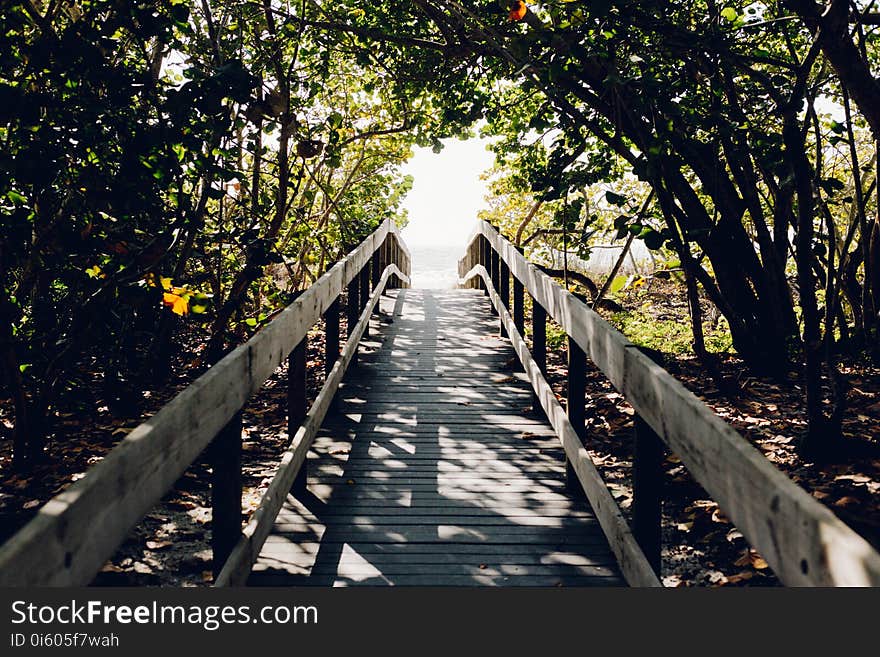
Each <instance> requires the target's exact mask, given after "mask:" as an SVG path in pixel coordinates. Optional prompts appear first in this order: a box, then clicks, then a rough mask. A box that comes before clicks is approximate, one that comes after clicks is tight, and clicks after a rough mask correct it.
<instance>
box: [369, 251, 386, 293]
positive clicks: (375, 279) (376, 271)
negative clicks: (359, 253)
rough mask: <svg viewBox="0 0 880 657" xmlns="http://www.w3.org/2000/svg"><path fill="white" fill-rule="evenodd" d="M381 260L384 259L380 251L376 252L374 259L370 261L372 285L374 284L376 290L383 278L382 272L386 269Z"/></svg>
mask: <svg viewBox="0 0 880 657" xmlns="http://www.w3.org/2000/svg"><path fill="white" fill-rule="evenodd" d="M381 260H382V258H381V256H380V253H379V251H378V250H377V251H374V252H373V258H372V260H371V261H370V275H371V279H370V283H371V284H372V286H373V289H374V290H375V289H376V288H377V287H379V279H380V278H382V272H383V271H384V269H385V268H384V267H383V266H382V263H381Z"/></svg>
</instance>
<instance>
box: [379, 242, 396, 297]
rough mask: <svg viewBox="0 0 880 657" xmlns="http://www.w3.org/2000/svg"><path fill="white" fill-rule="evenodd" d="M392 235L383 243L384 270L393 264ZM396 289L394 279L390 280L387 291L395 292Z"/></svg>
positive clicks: (386, 287)
mask: <svg viewBox="0 0 880 657" xmlns="http://www.w3.org/2000/svg"><path fill="white" fill-rule="evenodd" d="M392 239H393V238H392V237H391V233H388V235H386V236H385V241H384V242H382V269H383V270H384V269H385V267H387V266H388V265H390V264H391V263H392V262H391V240H392ZM393 289H394V278H389V279H388V284H387V285H386V286H385V290H393Z"/></svg>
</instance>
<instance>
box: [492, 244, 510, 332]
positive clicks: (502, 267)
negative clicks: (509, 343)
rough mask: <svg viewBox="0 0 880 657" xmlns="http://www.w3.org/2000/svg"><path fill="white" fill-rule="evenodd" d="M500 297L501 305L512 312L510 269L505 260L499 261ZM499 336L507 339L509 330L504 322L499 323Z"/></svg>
mask: <svg viewBox="0 0 880 657" xmlns="http://www.w3.org/2000/svg"><path fill="white" fill-rule="evenodd" d="M495 289H497V290H498V295H499V296H500V297H501V303H503V304H504V307H505V308H506V309H507V310H510V268H509V267H508V266H507V263H506V262H504V260H502V259H499V260H498V287H497V288H495ZM498 335H499V336H500V337H502V338H506V337H507V330H506V329H505V328H504V322H501V321H499V322H498Z"/></svg>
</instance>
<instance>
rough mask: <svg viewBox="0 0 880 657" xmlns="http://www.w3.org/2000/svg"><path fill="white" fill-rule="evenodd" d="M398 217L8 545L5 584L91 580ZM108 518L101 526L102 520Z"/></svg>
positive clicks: (1, 554)
mask: <svg viewBox="0 0 880 657" xmlns="http://www.w3.org/2000/svg"><path fill="white" fill-rule="evenodd" d="M398 232H399V230H398V228H397V226H395V225H394V224H393V223H392V222H390V221H386V222H384V223H383V224H382V226H381V227H380V228H379V229H377V230H376V231H375V232H374V233H373V234H372V235H370V236H369V237H368V238H367V239H365V240H364V241H363V242H362V243H361V245H360V246H359V247H358V248H357V249H355V250H354V251H352V253H351V254H349V255H348V256H347V257H346V258H344V259H343V260H341V261H340V262H338V263H336V264H335V265H334V266H333V267H332V268H331V269H330V270H329V271H328V272H327V273H325V274H324V275H323V276H321V278H320V279H318V281H317V282H316V283H315V284H314V285H312V286H311V287H310V288H309V289H308V290H306V291H305V292H303V293H302V295H300V296H299V297H298V298H297V299H295V300H294V301H293V302H292V303H291V304H290V305H289V306H288V307H287V308H285V309H284V310H283V311H282V312H281V313H280V314H279V315H278V316H277V317H276V318H275V319H274V320H273V321H272V322H270V323H269V324H268V325H266V326H265V327H264V328H263V329H262V330H260V331H259V332H257V334H256V335H254V336H253V337H252V338H251V339H250V340H249V341H248V342H247V343H245V344H243V345H241V346H239V347H237V348H236V349H234V350H233V351H232V352H230V353H229V354H227V356H226V357H225V358H223V359H222V360H221V361H220V362H218V363H217V364H215V365H214V366H213V367H211V368H210V369H209V370H208V371H207V372H206V373H205V374H203V375H202V376H200V377H199V378H198V379H196V380H195V381H194V382H193V383H192V384H190V385H189V386H187V387H186V388H185V389H184V390H183V391H181V392H180V393H179V394H178V395H177V396H176V397H175V398H174V399H172V400H171V401H170V402H169V403H168V404H166V405H165V406H164V407H163V408H162V409H161V410H159V411H158V412H157V413H156V414H155V415H154V416H153V417H151V418H150V419H148V420H147V421H146V422H144V423H143V424H141V425H140V426H138V427H137V428H135V429H134V430H133V431H132V432H131V433H129V434H128V435H127V436H126V437H125V439H123V440H122V441H121V442H120V444H119V445H117V446H116V447H115V448H114V449H112V450H111V451H110V452H109V453H108V454H107V456H106V457H105V458H104V459H103V460H102V461H101V462H100V463H98V464H97V465H95V466H94V467H92V468H91V469H90V470H89V471H88V473H87V474H86V476H85V477H83V478H82V479H80V480H79V481H77V482H75V483H73V484H72V485H71V486H69V487H68V488H67V489H66V490H65V491H64V492H62V493H61V494H59V495H57V496H56V497H54V498H53V499H51V500H50V501H49V502H47V503H46V504H45V505H44V506H43V507H42V508H41V509H40V511H39V512H38V513H37V515H36V516H35V517H34V518H33V519H32V520H31V521H30V522H29V523H28V524H27V525H25V526H24V527H23V528H22V529H21V530H20V531H19V532H18V533H17V534H15V535H14V536H13V537H11V538H10V539H9V540H7V541H6V543H4V544H3V545H2V546H0V586H22V585H34V586H46V585H52V586H74V585H85V584H88V583H89V582H90V581H91V580H92V578H93V577H94V575H95V573H97V572H98V570H99V569H100V568H101V566H102V565H103V564H104V562H105V561H106V560H107V558H108V557H110V556H111V555H112V554H113V552H114V551H115V550H116V548H117V546H118V545H119V544H120V543H121V542H122V541H123V540H124V539H125V537H126V536H127V535H128V533H129V531H130V530H131V528H132V527H134V525H135V524H136V523H137V522H138V521H139V520H140V519H141V518H142V517H143V516H144V514H146V513H147V512H148V511H149V510H150V509H151V508H152V507H153V506H154V505H155V504H156V503H157V502H158V501H159V500H160V499H161V498H162V496H163V495H164V494H165V493H166V492H167V491H168V489H169V488H170V487H171V486H172V485H173V484H174V482H176V481H177V480H178V478H179V477H180V476H181V475H182V474H183V472H184V471H185V470H186V468H187V467H188V466H189V465H190V464H191V463H192V462H193V460H194V459H195V458H196V457H197V456H198V455H199V454H201V453H202V451H203V450H204V449H205V447H206V446H207V445H208V444H209V443H210V442H211V441H212V440H213V438H214V437H215V436H216V435H217V433H218V432H219V431H220V430H221V429H222V428H223V427H224V426H225V425H226V424H227V423H228V422H229V420H230V419H232V417H233V416H234V415H235V414H236V413H237V412H238V411H239V410H240V409H241V408H242V406H243V405H244V403H245V402H246V400H247V398H248V397H249V396H250V395H251V394H252V393H253V392H254V391H256V390H257V389H258V388H260V387H261V386H262V385H263V383H264V382H265V381H266V379H267V378H268V377H269V376H270V375H271V373H272V372H274V371H275V369H276V368H277V367H278V366H279V365H280V364H281V362H282V361H283V359H284V358H286V357H287V355H288V354H289V353H290V351H291V350H292V349H293V347H294V346H295V345H296V344H298V343H299V342H300V340H302V339H303V337H305V335H306V334H307V332H308V330H309V329H310V328H311V327H312V326H313V325H314V324H315V322H316V321H317V320H318V318H319V317H320V316H321V314H322V313H323V312H324V311H325V310H326V309H327V307H328V306H329V305H330V303H331V302H332V301H333V300H334V299H336V298H337V297H338V296H339V294H340V292H341V291H342V289H343V287H344V286H345V285H346V284H347V283H348V282H349V281H350V280H351V279H352V278H353V277H354V276H355V275H356V274H357V272H358V271H360V269H361V268H362V267H363V265H364V263H365V262H366V260H367V259H368V258H370V257H371V255H372V253H373V251H375V249H376V248H377V247H378V245H379V244H381V242H382V240H384V239H385V237H386V236H387V235H389V234H397V233H398ZM96 527H99V528H100V531H96V530H95V528H96Z"/></svg>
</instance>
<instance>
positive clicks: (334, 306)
mask: <svg viewBox="0 0 880 657" xmlns="http://www.w3.org/2000/svg"><path fill="white" fill-rule="evenodd" d="M339 305H340V304H339V299H338V298H336V299H334V300H333V303H331V304H330V305H329V306H328V307H327V312H325V313H324V374H325V375H327V374H330V372H331V371H332V370H333V365H334V364H335V363H336V361H337V360H339Z"/></svg>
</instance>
